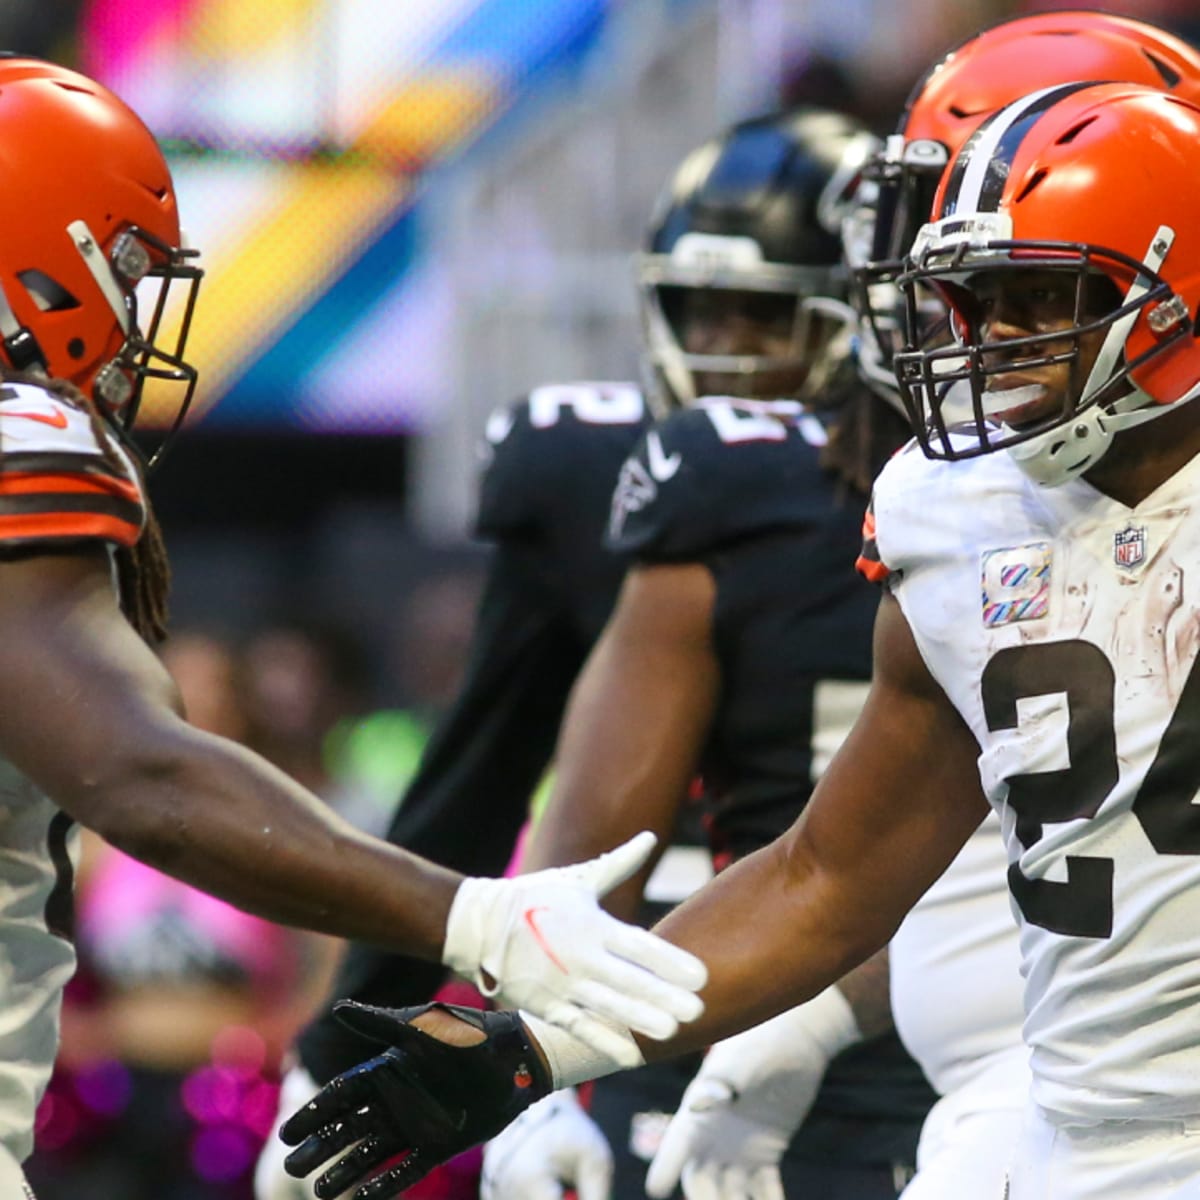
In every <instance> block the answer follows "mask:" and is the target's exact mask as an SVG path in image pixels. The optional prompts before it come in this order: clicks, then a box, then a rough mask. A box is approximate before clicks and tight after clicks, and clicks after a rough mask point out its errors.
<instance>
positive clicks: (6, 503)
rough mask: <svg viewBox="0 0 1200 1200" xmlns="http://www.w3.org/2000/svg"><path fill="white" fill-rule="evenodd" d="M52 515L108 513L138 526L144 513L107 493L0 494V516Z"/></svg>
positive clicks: (131, 504) (127, 501) (133, 504)
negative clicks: (58, 513)
mask: <svg viewBox="0 0 1200 1200" xmlns="http://www.w3.org/2000/svg"><path fill="white" fill-rule="evenodd" d="M52 512H63V513H77V512H79V513H94V512H99V513H110V514H111V515H112V516H115V517H120V518H121V520H123V521H130V522H132V523H133V524H135V525H140V524H141V523H142V517H143V512H144V510H143V508H142V506H141V505H140V504H137V503H134V502H132V501H129V500H126V499H124V498H123V497H121V496H114V495H112V494H111V493H109V492H93V493H78V492H36V493H32V494H25V495H4V494H3V493H0V516H21V515H23V514H39V513H52Z"/></svg>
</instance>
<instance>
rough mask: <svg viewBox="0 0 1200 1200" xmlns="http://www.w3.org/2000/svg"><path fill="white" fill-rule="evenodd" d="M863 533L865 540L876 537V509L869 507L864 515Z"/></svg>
mask: <svg viewBox="0 0 1200 1200" xmlns="http://www.w3.org/2000/svg"><path fill="white" fill-rule="evenodd" d="M862 535H863V540H864V541H867V542H869V541H872V540H873V539H874V537H875V511H874V509H870V508H868V509H867V511H866V514H865V515H864V516H863V527H862Z"/></svg>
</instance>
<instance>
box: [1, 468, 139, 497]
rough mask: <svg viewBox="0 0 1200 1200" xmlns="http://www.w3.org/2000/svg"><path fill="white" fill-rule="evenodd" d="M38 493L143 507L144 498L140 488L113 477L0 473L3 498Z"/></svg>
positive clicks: (20, 472) (25, 472) (22, 472)
mask: <svg viewBox="0 0 1200 1200" xmlns="http://www.w3.org/2000/svg"><path fill="white" fill-rule="evenodd" d="M36 492H46V493H50V494H58V495H62V494H64V493H70V494H80V493H83V494H92V495H97V496H118V497H120V498H121V499H122V500H128V501H129V502H130V504H138V505H140V504H141V503H142V494H141V492H140V491H139V490H138V487H137V485H136V484H133V483H130V482H129V481H128V480H125V479H118V478H117V477H116V476H113V475H99V476H97V475H66V474H64V475H59V474H54V475H44V474H40V473H35V472H31V471H12V472H6V471H0V496H22V495H28V494H30V493H36Z"/></svg>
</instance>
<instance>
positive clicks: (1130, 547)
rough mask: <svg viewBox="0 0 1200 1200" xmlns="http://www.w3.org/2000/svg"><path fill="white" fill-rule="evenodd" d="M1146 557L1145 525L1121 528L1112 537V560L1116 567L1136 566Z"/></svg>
mask: <svg viewBox="0 0 1200 1200" xmlns="http://www.w3.org/2000/svg"><path fill="white" fill-rule="evenodd" d="M1145 558H1146V529H1145V526H1139V527H1138V528H1136V529H1135V528H1134V527H1133V526H1132V525H1131V526H1130V527H1129V528H1128V529H1122V530H1120V531H1119V532H1118V533H1117V534H1115V535H1114V537H1113V561H1114V562H1115V563H1116V564H1117V566H1118V567H1126V568H1131V567H1136V566H1137V565H1138V564H1139V563H1140V562H1143V561H1144V560H1145Z"/></svg>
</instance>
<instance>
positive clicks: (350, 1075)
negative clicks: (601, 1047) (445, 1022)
mask: <svg viewBox="0 0 1200 1200" xmlns="http://www.w3.org/2000/svg"><path fill="white" fill-rule="evenodd" d="M430 1009H440V1010H442V1011H444V1012H449V1013H452V1014H453V1015H454V1016H456V1017H457V1018H459V1020H461V1021H464V1022H466V1023H467V1024H469V1025H472V1026H474V1027H475V1028H476V1029H478V1030H480V1031H481V1032H482V1033H483V1034H484V1035H485V1037H484V1040H483V1041H482V1042H480V1043H479V1044H478V1045H474V1046H452V1045H450V1044H449V1043H447V1042H443V1041H439V1040H438V1039H437V1038H434V1037H431V1036H430V1035H429V1034H426V1033H422V1032H421V1030H419V1029H416V1028H414V1027H413V1026H412V1025H411V1024H410V1022H411V1021H412V1020H413V1019H414V1018H415V1017H418V1016H420V1014H421V1013H425V1012H429V1011H430ZM334 1011H335V1012H336V1013H337V1016H338V1019H339V1020H341V1021H342V1022H343V1023H344V1024H346V1025H347V1026H348V1027H349V1028H350V1029H353V1030H354V1031H355V1032H356V1033H361V1034H363V1035H364V1036H365V1037H368V1038H371V1039H373V1040H374V1041H378V1042H383V1043H385V1044H387V1045H388V1049H386V1050H385V1051H384V1052H383V1053H382V1054H380V1055H378V1056H377V1057H376V1058H372V1059H370V1060H369V1061H367V1062H364V1063H361V1064H360V1065H359V1066H357V1067H354V1068H352V1069H351V1070H349V1071H346V1072H344V1073H343V1074H341V1075H339V1076H338V1077H337V1078H336V1079H333V1080H331V1081H330V1082H329V1083H328V1084H326V1085H325V1087H323V1088H322V1089H321V1091H320V1092H318V1093H317V1095H316V1096H315V1097H314V1098H313V1099H312V1100H311V1101H309V1103H308V1104H306V1105H305V1106H304V1107H303V1108H302V1109H300V1111H299V1112H297V1113H296V1114H295V1115H294V1116H292V1117H290V1118H289V1119H288V1120H287V1121H285V1122H284V1124H283V1126H282V1128H281V1129H280V1131H279V1136H280V1137H281V1138H282V1139H283V1140H284V1141H285V1142H286V1143H287V1144H288V1145H289V1146H296V1147H297V1148H296V1149H295V1150H293V1151H292V1153H291V1154H289V1155H288V1157H287V1158H286V1159H285V1160H284V1167H285V1168H286V1170H287V1171H288V1173H289V1174H291V1175H294V1176H297V1177H300V1176H304V1175H308V1174H309V1173H310V1172H312V1171H314V1170H316V1169H317V1168H318V1167H320V1166H322V1165H323V1164H325V1163H326V1162H327V1161H328V1160H329V1159H331V1158H333V1157H334V1156H336V1155H341V1157H340V1158H338V1159H337V1161H336V1162H335V1163H334V1164H333V1165H332V1166H330V1167H328V1168H327V1169H326V1170H325V1172H324V1174H322V1175H321V1176H320V1177H319V1178H318V1179H317V1182H316V1185H315V1187H314V1191H315V1192H316V1194H317V1196H318V1197H320V1200H333V1198H334V1197H337V1196H340V1195H341V1194H342V1192H344V1191H346V1190H347V1189H349V1188H357V1190H356V1191H354V1192H353V1197H354V1200H385V1198H387V1197H391V1196H396V1195H398V1194H399V1193H400V1192H402V1191H403V1190H404V1189H405V1188H407V1187H411V1186H412V1185H413V1184H414V1183H416V1182H417V1180H419V1179H421V1178H422V1177H423V1176H425V1175H426V1174H427V1173H428V1172H429V1171H431V1170H433V1168H434V1167H436V1166H437V1165H438V1164H439V1163H443V1162H445V1161H446V1160H447V1159H448V1158H453V1157H454V1156H455V1155H456V1154H459V1153H461V1152H462V1151H463V1150H466V1149H467V1148H468V1147H470V1146H474V1145H476V1144H477V1143H478V1142H482V1141H486V1140H487V1139H488V1138H490V1137H492V1136H494V1135H495V1134H497V1133H499V1131H500V1130H501V1129H503V1128H504V1126H505V1125H507V1124H508V1123H509V1122H510V1121H512V1120H513V1119H514V1118H515V1117H517V1116H518V1115H519V1114H520V1113H522V1112H523V1111H524V1110H525V1109H526V1108H528V1107H529V1105H530V1104H532V1103H533V1102H534V1101H535V1100H538V1099H540V1098H541V1097H542V1096H545V1095H546V1094H547V1093H548V1092H549V1091H550V1087H551V1084H550V1077H549V1075H548V1073H547V1072H546V1070H545V1068H544V1067H543V1066H542V1064H541V1061H540V1059H539V1058H538V1055H537V1052H536V1050H535V1049H534V1048H533V1045H532V1043H531V1042H530V1040H529V1037H528V1035H527V1033H526V1031H525V1028H524V1026H523V1025H522V1024H521V1021H520V1019H519V1018H518V1017H517V1014H516V1013H511V1012H495V1013H485V1012H480V1011H479V1010H478V1009H473V1008H460V1007H458V1006H457V1005H447V1004H420V1005H416V1006H414V1007H411V1008H398V1009H392V1008H375V1007H373V1006H371V1005H367V1004H356V1003H354V1002H352V1001H345V1000H343V1001H340V1002H339V1003H338V1004H336V1005H335V1006H334ZM343 1152H345V1153H343ZM399 1156H403V1157H402V1158H401V1160H400V1161H399V1162H393V1160H395V1159H397V1158H398V1157H399Z"/></svg>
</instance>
